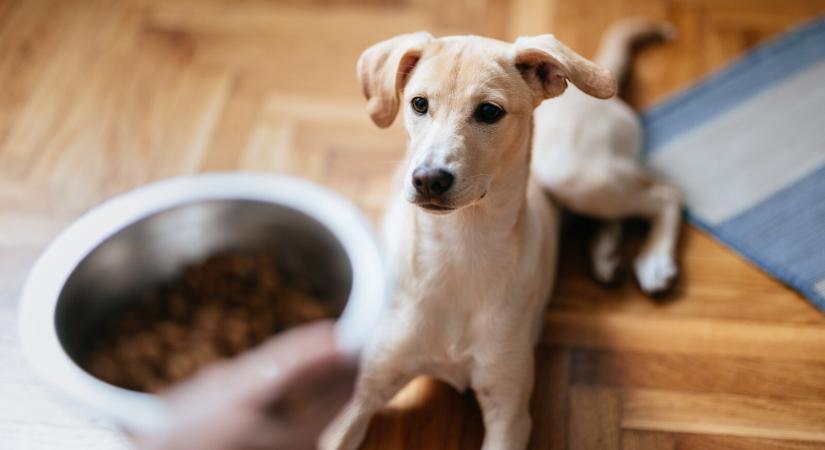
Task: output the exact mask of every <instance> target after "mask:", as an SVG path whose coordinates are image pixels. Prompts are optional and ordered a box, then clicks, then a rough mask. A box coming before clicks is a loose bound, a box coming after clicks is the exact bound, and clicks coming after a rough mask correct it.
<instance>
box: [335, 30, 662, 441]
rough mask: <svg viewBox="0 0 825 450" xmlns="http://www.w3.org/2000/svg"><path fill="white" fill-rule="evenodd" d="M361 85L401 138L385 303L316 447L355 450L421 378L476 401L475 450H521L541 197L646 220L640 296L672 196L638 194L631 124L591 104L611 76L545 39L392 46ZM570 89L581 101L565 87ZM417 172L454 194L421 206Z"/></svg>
mask: <svg viewBox="0 0 825 450" xmlns="http://www.w3.org/2000/svg"><path fill="white" fill-rule="evenodd" d="M648 28H649V27H648ZM648 31H649V30H648ZM634 33H635V34H634ZM634 33H627V35H626V36H624V37H622V39H624V42H622V43H620V44H621V45H615V46H613V48H612V49H610V48H608V50H607V52H608V55H607V56H606V57H605V59H606V60H609V58H613V59H614V60H615V61H616V62H622V60H623V59H626V58H627V55H626V54H625V55H624V56H622V54H621V52H625V49H626V48H627V46H628V45H629V43H630V40H631V38H633V37H635V36H636V35H638V34H639V30H636V31H635V32H634ZM625 53H626V52H625ZM358 73H359V78H360V79H361V82H362V84H363V86H364V93H365V95H366V96H367V98H368V99H369V103H368V111H369V113H370V116H371V117H372V119H373V120H374V121H375V123H376V124H378V125H379V126H381V127H385V126H389V125H390V124H391V123H392V121H393V119H394V117H395V115H396V114H397V111H398V109H399V107H400V105H403V110H404V119H405V126H406V128H407V130H408V132H409V136H410V141H409V151H408V155H407V158H406V161H405V163H404V164H403V166H402V167H401V170H400V171H399V177H398V181H397V182H398V184H399V187H400V190H401V192H402V195H400V196H398V197H397V198H396V199H395V200H394V201H393V202H392V203H391V204H390V208H389V210H388V212H387V215H386V218H385V224H384V225H385V226H384V231H385V238H386V239H385V244H386V251H387V254H386V256H387V261H388V267H389V268H390V270H391V271H392V278H393V279H394V282H395V285H394V288H395V294H394V297H393V298H392V300H391V302H390V305H389V307H388V310H387V312H386V314H385V318H384V321H383V323H382V325H381V327H380V329H378V330H376V334H375V338H374V341H373V342H372V343H371V345H370V347H369V348H368V349H367V351H366V352H365V353H364V355H363V359H362V366H361V373H360V376H359V379H358V382H357V386H356V390H355V393H354V395H353V398H352V399H351V401H350V402H349V404H348V405H347V406H346V407H345V408H344V410H343V411H342V412H341V414H340V415H339V417H338V418H337V419H336V420H335V421H334V422H333V424H331V426H330V427H329V428H328V429H327V431H326V432H325V433H324V435H323V436H322V438H321V441H320V446H321V448H323V449H325V450H333V449H336V450H340V449H346V450H352V449H355V448H357V446H358V445H359V444H360V442H361V441H362V439H363V437H364V435H365V433H366V431H367V427H368V425H369V421H370V418H371V417H372V416H373V414H375V413H376V412H377V411H379V410H380V409H381V408H382V407H383V406H384V405H385V404H386V402H387V401H389V399H390V398H392V397H393V396H394V395H395V393H396V392H398V390H399V389H401V388H402V387H403V386H404V385H406V384H407V382H409V381H410V380H411V379H412V378H413V377H415V376H418V375H422V374H423V375H431V376H434V377H437V378H440V379H442V380H444V381H446V382H448V383H450V384H452V385H453V386H455V387H456V388H457V389H459V390H463V389H465V388H467V387H471V388H473V389H474V390H475V392H476V395H477V397H478V401H479V404H480V405H481V408H482V411H483V417H484V424H485V429H486V433H485V439H484V447H483V448H484V449H486V450H507V449H523V448H525V447H526V445H527V441H528V438H529V434H530V427H531V422H530V415H529V411H528V404H529V399H530V394H531V391H532V386H533V351H532V349H533V345H534V343H535V341H536V339H537V338H538V336H539V333H540V331H541V325H542V317H543V314H542V311H543V309H544V307H545V304H546V302H547V300H548V298H549V296H550V291H551V289H552V285H553V280H554V277H555V266H556V250H557V244H558V232H559V214H558V210H557V208H556V206H555V205H554V204H553V203H552V201H550V200H549V198H548V196H547V195H546V191H545V190H546V189H550V190H551V191H552V193H553V195H554V197H555V198H557V199H558V200H559V201H561V202H562V204H564V205H565V206H568V207H570V208H572V209H574V210H576V211H580V212H584V213H588V214H593V215H597V216H602V217H606V218H610V219H618V218H620V217H623V216H625V215H630V214H645V215H649V216H651V217H652V218H654V220H655V222H654V227H653V232H652V233H651V237H650V241H651V242H650V243H649V245H648V246H646V248H645V250H644V251H643V253H642V256H641V257H640V261H639V263H638V264H637V266H639V267H640V271H641V273H640V274H639V275H640V281H641V282H642V286H643V287H645V289H648V288H649V287H654V288H660V287H662V286H663V285H664V284H666V283H667V280H668V279H669V278H670V277H671V276H672V274H671V273H670V269H669V268H668V267H665V268H663V267H662V264H664V263H663V262H662V260H665V262H672V258H673V255H672V251H673V242H672V241H673V240H674V239H675V230H673V229H671V228H672V227H675V225H674V223H673V222H674V221H673V219H672V218H671V217H670V216H667V217H663V216H665V213H662V212H661V209H662V208H663V207H661V206H659V208H658V209H657V207H656V205H662V204H663V202H662V201H660V200H661V198H663V197H666V198H668V199H669V198H670V197H668V196H667V195H670V194H667V195H664V194H661V193H660V192H659V190H667V189H666V188H664V187H660V186H663V185H659V184H655V183H653V182H652V181H649V180H650V178H649V177H646V176H645V175H644V173H643V172H642V170H641V169H640V168H639V167H638V165H637V163H635V161H634V159H633V158H634V157H635V153H636V152H637V150H638V146H639V137H638V136H639V131H638V129H639V125H638V121H637V119H636V118H635V115H634V114H633V113H632V111H630V110H629V109H628V108H627V107H625V106H624V105H623V104H621V103H619V102H618V100H608V101H604V100H596V99H594V98H592V97H589V96H588V95H586V94H585V93H587V94H590V95H592V96H595V97H599V98H608V97H611V96H613V95H614V93H615V90H616V87H615V81H614V79H613V77H612V76H611V74H610V72H609V71H607V70H605V69H602V68H600V67H598V66H597V65H595V64H593V63H591V62H590V61H587V60H585V59H584V58H582V57H580V56H579V55H577V54H576V53H574V52H573V51H572V50H570V49H569V48H567V47H565V46H564V45H563V44H561V43H560V42H558V41H557V40H556V39H555V38H553V37H552V36H551V35H543V36H537V37H531V38H522V39H519V40H518V41H516V43H515V44H510V43H504V42H501V41H495V40H491V39H485V38H480V37H476V36H462V37H446V38H441V39H435V38H433V37H432V36H430V35H429V34H428V33H415V34H409V35H402V36H398V37H396V38H393V39H389V40H387V41H384V42H381V43H379V44H376V45H375V46H373V47H371V48H369V49H367V50H366V51H365V52H364V54H363V55H362V56H361V59H360V60H359V64H358ZM568 81H569V82H571V83H572V84H573V85H575V86H577V88H576V87H570V88H567V82H568ZM565 88H567V91H568V92H567V93H565V94H564V95H561V94H562V93H563V92H564V91H565ZM570 91H572V92H570ZM559 95H561V97H559V98H558V99H554V100H551V101H549V102H545V103H544V104H543V105H542V106H541V107H539V109H538V110H537V111H536V113H535V117H536V119H535V124H536V125H535V126H536V130H535V131H536V133H535V145H534V146H533V145H531V141H532V136H533V133H532V130H533V123H534V110H535V108H536V107H537V106H538V105H539V104H541V103H542V101H543V100H545V99H547V98H551V97H556V96H559ZM415 97H424V98H427V99H428V100H429V109H428V111H427V112H426V113H425V114H423V115H420V114H416V113H415V112H413V111H412V110H411V109H410V102H411V100H412V99H413V98H415ZM484 102H490V103H494V104H496V105H498V106H500V107H502V108H503V109H504V110H505V111H506V115H505V116H504V117H503V118H502V119H501V120H500V121H498V122H496V123H495V124H492V125H490V124H485V123H480V122H479V121H478V120H477V119H475V118H474V111H475V110H476V108H477V107H478V105H479V104H480V103H484ZM544 105H548V106H544ZM557 105H558V106H557ZM591 130H595V131H593V132H592V134H594V135H593V136H589V135H590V134H591ZM580 134H582V135H588V136H589V137H588V136H580ZM581 147H587V148H581ZM531 148H534V150H532V152H531ZM531 153H532V156H533V164H532V174H531V162H530V161H531ZM575 153H578V154H575ZM574 154H575V155H574ZM546 164H550V165H557V167H552V168H547V167H544V166H545V165H546ZM422 165H426V166H435V167H439V168H443V169H445V170H448V171H449V172H451V173H453V174H454V175H455V181H454V183H453V186H452V187H451V188H450V190H449V191H447V192H446V193H445V194H444V195H442V196H438V197H435V198H433V197H430V196H426V195H422V193H421V192H419V191H417V190H416V189H415V187H414V186H413V183H412V180H411V179H412V172H413V170H414V169H415V168H416V167H419V166H422ZM591 166H593V168H594V169H595V170H596V172H595V173H594V174H591V173H590V170H591ZM614 178H615V180H614ZM608 179H609V180H608ZM611 180H613V181H611ZM610 183H613V184H612V185H611V184H610ZM644 187H647V189H648V190H650V191H656V192H647V191H646V190H645V189H644ZM668 192H669V191H668ZM602 197H604V200H602ZM648 197H650V198H652V199H655V201H654V200H651V199H650V198H648ZM617 199H618V200H617ZM674 199H677V197H674ZM616 203H626V204H632V205H637V204H638V205H639V206H633V207H631V206H627V207H623V206H622V205H617V204H616ZM664 203H666V202H664ZM675 204H676V208H677V212H678V200H676V203H675ZM433 208H438V211H434V210H432V209H433ZM613 227H614V228H615V225H614V226H613ZM663 228H664V230H663ZM600 236H601V237H600V238H599V239H598V241H599V242H600V243H599V244H598V245H596V246H595V247H596V248H602V247H608V248H607V250H608V251H603V250H600V251H597V252H596V253H595V254H596V255H597V261H596V265H597V266H600V265H605V264H606V265H611V264H612V262H611V261H612V260H610V261H603V260H602V259H604V258H601V255H602V254H604V255H605V258H607V259H610V258H613V257H614V255H613V253H614V248H613V247H615V242H614V241H616V240H617V239H618V236H617V235H616V233H615V231H614V232H612V233H601V234H600ZM668 258H669V259H668ZM665 265H667V264H665ZM608 269H609V270H612V269H610V268H608ZM665 269H667V270H665ZM609 270H606V271H609ZM648 272H650V275H649V274H648Z"/></svg>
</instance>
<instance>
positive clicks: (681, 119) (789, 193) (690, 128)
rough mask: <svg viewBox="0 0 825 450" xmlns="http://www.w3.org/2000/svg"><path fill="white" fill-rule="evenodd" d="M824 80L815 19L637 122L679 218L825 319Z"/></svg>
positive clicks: (824, 23)
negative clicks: (678, 204) (676, 199)
mask: <svg viewBox="0 0 825 450" xmlns="http://www.w3.org/2000/svg"><path fill="white" fill-rule="evenodd" d="M823 73H825V19H822V18H821V19H819V20H818V21H815V22H812V23H809V24H806V25H804V26H802V27H799V28H797V29H795V30H793V31H791V32H789V33H787V34H785V35H783V36H780V37H779V38H778V39H776V40H774V41H772V42H769V43H766V44H764V45H761V46H759V47H758V48H757V49H755V50H753V51H752V52H750V53H749V54H747V55H746V56H745V57H743V58H742V59H740V60H739V61H737V62H735V63H733V64H731V65H730V66H728V67H727V68H726V69H724V70H722V71H721V72H720V73H718V74H715V75H713V76H710V77H708V78H706V79H705V80H703V81H701V82H700V83H699V84H698V85H697V86H695V87H693V88H691V89H688V90H687V91H685V92H682V93H680V94H678V95H677V96H675V97H674V98H672V99H670V100H668V101H666V102H665V103H663V104H662V105H659V106H657V107H654V108H652V109H651V110H649V111H648V112H647V113H645V114H644V116H643V123H644V125H645V134H646V148H645V153H644V154H645V157H646V158H649V160H648V163H649V164H650V165H651V166H652V168H653V170H654V171H655V172H656V173H657V174H658V175H660V176H662V177H664V178H667V179H669V180H671V181H672V182H674V183H676V184H678V185H680V186H681V187H682V188H683V189H684V190H685V192H686V202H687V216H688V219H689V220H690V221H692V222H693V223H694V224H696V225H697V226H699V227H700V228H702V229H704V230H705V231H707V232H708V233H710V234H711V235H713V236H714V237H715V238H717V239H718V240H720V241H721V242H723V243H724V244H726V245H728V246H729V247H730V248H732V249H734V250H735V251H737V252H738V253H740V254H741V255H743V256H744V257H745V258H747V259H749V260H751V261H752V262H753V263H755V264H756V265H758V266H759V267H761V268H762V269H763V270H765V271H767V272H768V273H770V274H772V275H774V276H775V277H777V278H778V279H780V280H782V281H784V282H785V283H786V284H788V285H790V286H792V287H794V288H795V289H797V290H798V291H800V292H801V293H802V294H803V295H805V296H806V297H808V298H809V299H810V300H811V302H812V303H814V304H815V305H816V306H817V307H819V308H820V309H822V310H823V311H825V91H823V89H825V78H823ZM820 80H821V81H820ZM763 113H764V114H763ZM820 123H821V125H819V124H820Z"/></svg>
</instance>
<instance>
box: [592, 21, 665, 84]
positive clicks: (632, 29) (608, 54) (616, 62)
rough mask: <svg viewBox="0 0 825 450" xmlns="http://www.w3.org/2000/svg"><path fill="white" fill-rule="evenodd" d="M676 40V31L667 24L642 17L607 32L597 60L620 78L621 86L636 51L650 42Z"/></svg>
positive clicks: (617, 25) (618, 25) (624, 22)
mask: <svg viewBox="0 0 825 450" xmlns="http://www.w3.org/2000/svg"><path fill="white" fill-rule="evenodd" d="M675 37H676V29H675V28H674V27H673V25H671V24H670V23H667V22H656V21H651V20H647V19H641V18H632V19H624V20H620V21H618V22H616V23H614V24H613V25H611V26H610V28H609V29H608V30H607V32H605V33H604V35H603V36H602V41H601V45H599V51H598V53H596V57H595V58H593V60H594V61H595V62H596V64H598V65H600V66H602V67H604V68H605V69H608V70H610V71H611V72H612V73H613V76H614V77H616V82H617V83H621V82H622V80H623V79H624V77H625V75H627V69H628V65H629V64H630V58H631V56H632V53H633V49H634V48H636V47H637V46H638V45H640V44H643V43H646V42H650V41H658V40H671V39H673V38H675Z"/></svg>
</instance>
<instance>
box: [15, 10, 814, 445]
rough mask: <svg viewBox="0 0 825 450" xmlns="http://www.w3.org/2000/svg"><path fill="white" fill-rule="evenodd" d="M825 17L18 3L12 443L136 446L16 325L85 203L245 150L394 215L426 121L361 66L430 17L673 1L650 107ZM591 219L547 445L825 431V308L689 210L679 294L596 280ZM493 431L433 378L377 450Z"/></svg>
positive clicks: (640, 70) (516, 16)
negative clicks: (81, 406)
mask: <svg viewBox="0 0 825 450" xmlns="http://www.w3.org/2000/svg"><path fill="white" fill-rule="evenodd" d="M823 12H825V0H785V1H779V0H557V1H550V0H456V1H450V2H445V1H436V0H390V1H386V2H384V1H378V0H304V1H302V0H235V1H230V0H174V1H162V0H120V1H111V0H61V1H58V0H54V1H47V0H0V448H3V449H5V448H9V449H14V450H17V449H22V448H32V449H46V448H84V449H86V448H122V447H124V446H126V443H125V441H124V440H123V439H122V438H119V437H117V435H115V434H114V433H113V432H112V431H110V430H106V429H103V428H101V427H100V426H99V425H92V424H84V423H83V422H80V421H78V420H77V419H74V418H73V417H72V416H71V414H70V413H69V412H66V411H65V410H61V409H59V407H58V406H56V405H55V403H54V402H53V401H52V400H50V399H49V397H48V396H47V395H46V394H45V393H44V390H43V388H42V386H41V385H40V384H39V382H38V381H37V380H34V379H32V375H31V374H30V373H29V371H28V369H27V368H26V367H25V365H24V363H23V359H22V355H20V351H19V349H18V348H17V343H16V337H15V326H16V325H15V323H14V320H15V315H14V310H15V302H16V298H17V293H18V291H19V288H20V285H21V283H22V280H23V278H24V276H25V274H26V271H27V269H28V268H29V267H30V265H31V263H32V262H33V260H34V258H35V257H36V255H37V253H38V252H39V251H40V250H41V249H42V248H43V247H44V245H45V244H46V243H47V242H48V241H49V239H51V238H52V237H53V236H54V235H55V234H56V233H57V232H58V231H59V230H60V229H61V227H62V226H64V225H65V224H66V223H67V222H68V221H69V220H71V219H72V218H73V217H75V216H76V215H77V214H79V213H80V212H81V211H82V210H84V209H85V208H88V207H90V206H92V205H94V204H96V203H97V202H99V201H100V200H102V199H104V198H106V197H108V196H110V195H113V194H115V193H118V192H122V191H124V190H127V189H129V188H132V187H135V186H138V185H140V184H143V183H146V182H148V181H152V180H156V179H160V178H165V177H169V176H173V175H178V174H190V173H196V172H201V171H213V170H236V169H243V170H256V171H267V172H278V173H287V174H293V175H299V176H302V177H307V178H309V179H312V180H314V181H317V182H319V183H322V184H324V185H326V186H329V187H331V188H333V189H335V190H337V191H339V192H341V193H343V194H344V195H345V196H347V197H348V198H350V199H352V200H353V201H354V202H356V203H357V204H358V205H359V206H360V207H362V208H363V209H364V210H365V211H366V212H367V213H368V214H369V215H370V217H372V218H373V219H377V218H378V217H379V215H380V212H381V208H382V207H383V204H384V200H385V198H386V196H387V187H388V183H389V177H390V174H391V173H392V168H393V167H394V165H395V164H396V162H398V160H399V159H400V158H401V155H402V153H403V150H404V145H405V136H404V132H403V130H402V129H401V128H400V126H398V124H396V125H394V126H393V127H392V128H390V129H389V130H379V129H377V128H375V127H374V126H373V125H372V124H371V122H370V121H369V119H368V118H367V115H366V113H365V111H364V102H363V99H362V98H361V95H360V92H359V88H358V85H357V83H356V81H355V75H354V63H355V60H356V59H357V57H358V55H359V53H360V52H361V50H362V49H364V48H365V47H367V46H368V45H370V44H372V43H374V42H376V41H378V40H380V39H383V38H386V37H388V36H391V35H393V34H397V33H401V32H405V31H413V30H418V29H427V30H430V31H431V32H433V33H434V34H436V35H444V34H457V33H475V34H485V35H489V36H493V37H499V38H507V39H511V38H513V37H515V36H518V35H522V34H537V33H545V32H553V33H555V34H556V35H557V37H559V38H560V39H562V40H563V41H565V42H566V43H567V44H568V45H570V46H571V47H573V48H575V49H577V50H579V51H580V52H581V53H583V54H585V55H590V54H592V53H593V52H594V51H595V46H596V44H597V42H598V38H599V36H600V33H601V31H602V30H603V29H604V28H605V27H606V26H607V25H608V24H609V23H610V22H611V21H613V20H616V19H619V18H621V17H624V16H628V15H641V16H647V17H652V18H659V19H667V20H669V21H671V22H673V23H674V24H675V25H676V27H677V28H678V32H679V38H678V39H677V40H676V41H675V42H673V43H670V44H667V45H662V46H658V47H650V48H647V49H645V50H643V51H642V52H641V54H639V55H638V58H637V59H636V63H635V64H634V74H633V77H632V78H631V80H630V82H629V83H628V85H627V87H626V89H625V91H624V93H625V96H626V97H627V98H628V99H629V100H630V101H631V102H632V103H633V104H634V105H636V106H637V107H639V108H645V107H648V106H650V105H652V104H655V103H656V102H657V101H660V100H662V99H663V98H665V97H667V96H668V95H669V94H672V93H673V92H676V91H677V90H679V89H681V88H684V87H687V86H689V85H690V84H691V83H693V82H695V81H696V80H697V79H700V78H701V77H702V76H704V75H706V74H708V73H711V72H713V71H714V70H716V69H718V68H720V67H722V66H724V65H725V64H726V63H728V62H729V61H731V60H732V59H733V58H735V57H737V56H738V55H740V54H741V53H742V52H744V51H745V50H747V49H748V48H750V47H752V46H753V45H756V44H758V43H759V42H761V41H763V40H765V39H767V38H769V37H771V36H774V35H776V34H777V33H779V32H781V31H783V30H786V29H788V28H789V27H791V26H793V25H794V24H797V23H800V22H802V21H805V20H809V19H811V18H813V17H815V16H817V15H821V14H822V13H823ZM823 45H825V44H823ZM586 228H587V227H586V224H583V223H582V222H573V224H572V226H571V227H570V230H569V231H568V233H567V234H566V235H565V239H564V245H563V247H564V248H563V253H562V258H561V269H560V274H559V284H558V288H557V291H556V294H555V298H554V300H553V302H552V306H551V308H550V310H549V311H548V312H547V315H546V319H545V322H546V327H545V331H544V334H543V337H542V340H541V344H540V346H539V347H538V349H537V350H536V355H537V360H538V364H537V385H536V389H535V393H534V396H533V416H534V432H533V437H532V441H531V448H533V449H536V450H549V449H570V450H588V449H597V450H611V449H626V450H638V449H653V450H672V449H678V450H693V449H696V450H707V449H771V450H773V449H799V450H803V449H804V450H808V449H815V448H825V315H823V314H822V313H820V312H818V311H816V310H815V309H814V308H812V307H811V306H809V305H808V303H806V302H805V301H804V299H802V298H801V297H800V296H799V295H797V294H795V293H794V292H793V291H791V290H789V289H788V288H786V287H784V286H782V285H781V284H779V283H778V282H776V281H774V280H772V279H770V278H769V277H768V276H766V275H765V274H763V273H761V272H760V271H759V270H757V269H755V268H754V267H752V266H751V265H749V264H748V263H746V262H744V261H743V260H742V259H741V258H739V257H738V256H736V255H735V254H734V253H732V252H731V251H730V250H728V249H726V248H724V247H722V246H721V245H720V244H718V243H716V242H714V241H713V240H712V239H710V238H709V237H707V236H706V235H704V234H702V233H701V232H699V231H698V230H696V229H694V228H689V227H688V228H686V229H685V231H684V233H683V239H682V251H681V259H682V264H683V274H682V279H681V280H680V283H679V285H678V287H677V289H676V290H675V292H674V294H673V295H672V296H671V297H670V298H668V299H667V300H666V301H662V302H656V301H653V300H651V299H648V298H645V297H644V296H642V295H641V294H640V293H639V290H638V288H637V287H636V286H635V285H634V283H633V282H632V281H631V278H630V277H626V279H625V281H624V282H623V283H621V284H620V285H619V286H617V287H614V288H604V287H601V286H598V285H596V284H594V283H593V282H592V281H591V279H590V278H589V276H588V273H587V265H586V261H585V258H584V245H585V244H584V239H585V237H586V231H585V230H586ZM641 232H642V230H641V228H640V227H638V226H636V227H634V231H633V232H632V233H631V235H632V237H635V239H631V242H630V243H629V244H628V246H627V247H628V249H627V251H628V252H631V251H632V248H633V246H634V242H635V243H637V241H638V236H640V234H641ZM12 405H14V406H12ZM482 435H483V427H482V425H481V422H480V415H479V411H478V406H477V405H476V404H475V401H474V400H473V398H472V395H471V394H459V393H456V392H454V391H453V390H451V389H450V388H448V387H447V386H445V385H443V384H441V383H437V382H435V381H433V380H428V379H419V380H416V381H415V382H414V383H413V384H411V385H410V386H409V387H408V388H407V389H405V390H404V391H402V393H401V394H399V396H398V397H396V399H395V400H394V401H393V403H392V404H391V406H390V407H389V408H388V409H387V410H386V411H385V412H384V413H382V414H381V415H380V416H379V417H377V418H376V419H375V420H374V422H373V424H372V427H371V430H370V432H369V435H368V438H367V441H366V443H365V444H364V449H382V450H385V449H388V450H390V449H444V450H447V449H476V448H478V447H479V445H480V442H481V438H482ZM7 446H8V447H7Z"/></svg>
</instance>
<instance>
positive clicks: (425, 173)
mask: <svg viewBox="0 0 825 450" xmlns="http://www.w3.org/2000/svg"><path fill="white" fill-rule="evenodd" d="M454 179H455V177H453V174H451V173H450V172H447V171H446V170H444V169H438V168H431V167H426V166H418V167H416V168H415V170H414V171H413V174H412V182H413V186H414V187H415V190H416V191H418V192H419V193H420V194H422V195H426V196H439V195H442V194H444V193H445V192H447V191H448V190H450V186H452V185H453V180H454Z"/></svg>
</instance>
